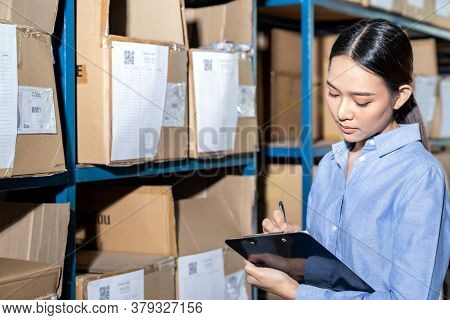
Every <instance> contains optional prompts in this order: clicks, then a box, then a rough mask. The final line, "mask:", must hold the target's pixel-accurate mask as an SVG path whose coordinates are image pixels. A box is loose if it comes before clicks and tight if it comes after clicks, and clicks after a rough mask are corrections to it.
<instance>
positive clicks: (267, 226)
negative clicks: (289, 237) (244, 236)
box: [262, 218, 277, 233]
mask: <svg viewBox="0 0 450 320" xmlns="http://www.w3.org/2000/svg"><path fill="white" fill-rule="evenodd" d="M262 227H263V231H264V232H265V233H272V232H276V229H277V226H276V224H275V223H274V222H273V220H272V219H269V218H265V219H264V220H263V222H262Z"/></svg>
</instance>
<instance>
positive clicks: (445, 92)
mask: <svg viewBox="0 0 450 320" xmlns="http://www.w3.org/2000/svg"><path fill="white" fill-rule="evenodd" d="M440 91H441V110H442V112H441V138H450V79H448V78H447V79H444V80H442V81H441V88H440Z"/></svg>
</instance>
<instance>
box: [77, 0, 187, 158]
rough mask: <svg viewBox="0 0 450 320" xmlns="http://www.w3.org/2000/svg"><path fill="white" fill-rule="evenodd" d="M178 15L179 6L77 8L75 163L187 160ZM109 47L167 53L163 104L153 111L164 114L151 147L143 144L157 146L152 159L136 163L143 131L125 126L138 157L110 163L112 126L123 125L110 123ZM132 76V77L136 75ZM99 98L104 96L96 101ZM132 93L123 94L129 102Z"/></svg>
mask: <svg viewBox="0 0 450 320" xmlns="http://www.w3.org/2000/svg"><path fill="white" fill-rule="evenodd" d="M182 10H183V8H182V6H181V3H180V0H167V1H159V0H152V1H143V0H134V1H121V2H118V1H113V2H111V4H110V1H109V0H94V1H79V2H78V4H77V19H78V23H77V50H78V54H77V65H78V78H77V98H78V105H77V128H78V162H79V163H91V164H107V165H131V164H134V163H138V162H143V161H148V160H157V161H160V160H171V159H182V158H186V157H187V154H188V145H187V143H188V140H187V139H188V124H187V107H186V103H187V98H186V90H187V88H186V86H187V69H186V68H187V51H186V49H185V35H184V30H185V26H184V20H183V18H182V17H183V15H182V13H183V11H182ZM149 21H151V23H149ZM112 41H121V42H129V43H141V44H142V43H143V44H149V45H152V44H153V45H162V46H166V47H168V50H169V58H168V75H167V82H168V84H167V92H166V103H164V102H163V103H161V104H160V105H157V106H155V107H156V108H157V109H158V112H160V111H162V109H164V110H163V111H164V112H165V114H164V116H163V122H162V128H161V132H160V136H159V139H156V138H155V137H154V136H150V139H151V142H149V143H150V144H157V150H156V154H155V156H149V157H148V158H147V159H145V158H142V157H140V156H141V155H142V154H147V153H146V152H145V150H144V149H145V148H146V145H143V146H142V148H141V145H140V144H142V143H144V142H145V139H146V137H147V136H145V135H143V134H145V132H144V131H145V130H147V125H146V124H143V125H144V126H145V127H142V128H140V129H139V128H135V127H133V126H132V125H131V122H130V124H129V126H130V127H126V130H130V134H131V135H132V136H131V140H130V141H132V142H131V143H132V144H133V145H134V146H135V147H136V148H139V154H138V156H137V157H135V156H131V155H130V156H129V159H120V160H117V161H116V159H112V146H111V145H112V143H113V142H112V140H113V138H112V135H113V134H112V132H113V130H114V127H113V123H114V121H115V120H117V121H125V123H126V122H127V121H128V119H113V118H112V111H111V110H112V109H111V106H112V103H113V102H112V100H113V98H112V95H114V94H117V95H118V94H119V93H118V92H117V93H114V92H112V87H113V83H112V82H113V81H112V80H111V72H112V68H113V66H112V64H111V61H110V59H111V54H112V49H111V42H112ZM104 45H106V47H104ZM130 52H131V51H130ZM136 72H138V70H136ZM137 76H138V74H136V77H137ZM135 79H136V80H137V79H138V78H135ZM116 80H120V79H116ZM125 82H126V81H125V80H124V83H125ZM149 85H150V84H149ZM144 87H146V86H145V84H143V89H142V90H144V89H145V88H144ZM127 88H129V87H127ZM131 91H133V90H131ZM99 92H103V93H104V94H103V95H99V94H98V93H99ZM135 93H136V92H134V91H133V93H130V92H127V93H125V94H130V97H129V98H130V99H131V98H132V97H134V96H133V94H135ZM137 94H139V92H138V93H137ZM139 97H141V95H139ZM125 99H126V98H125ZM151 107H153V104H152V106H151ZM149 108H150V107H149ZM174 113H177V114H176V115H175V114H174ZM164 120H165V121H164ZM148 127H150V125H148ZM138 146H139V147H138Z"/></svg>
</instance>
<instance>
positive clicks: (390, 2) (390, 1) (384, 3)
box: [370, 0, 394, 10]
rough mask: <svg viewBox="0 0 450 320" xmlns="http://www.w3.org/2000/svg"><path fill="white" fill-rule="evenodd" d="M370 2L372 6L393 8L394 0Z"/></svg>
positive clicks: (373, 0)
mask: <svg viewBox="0 0 450 320" xmlns="http://www.w3.org/2000/svg"><path fill="white" fill-rule="evenodd" d="M370 4H371V5H372V7H377V8H382V9H385V10H392V8H394V0H372V1H371V2H370Z"/></svg>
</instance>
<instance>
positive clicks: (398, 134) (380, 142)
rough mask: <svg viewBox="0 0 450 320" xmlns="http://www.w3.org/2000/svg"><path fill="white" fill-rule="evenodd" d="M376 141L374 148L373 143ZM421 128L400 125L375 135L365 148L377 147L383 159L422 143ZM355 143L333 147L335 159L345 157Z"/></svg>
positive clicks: (413, 125)
mask: <svg viewBox="0 0 450 320" xmlns="http://www.w3.org/2000/svg"><path fill="white" fill-rule="evenodd" d="M371 140H372V141H375V143H374V146H372V145H373V142H372V143H370V141H371ZM420 140H421V135H420V127H419V124H418V123H412V124H399V127H398V128H396V129H394V130H391V131H388V132H385V133H381V134H378V135H375V136H373V137H371V138H369V139H367V141H366V143H365V146H364V148H367V149H369V148H373V147H376V149H377V153H378V156H379V157H382V156H384V155H386V154H388V153H391V152H392V151H394V150H397V149H399V148H401V147H403V146H405V145H407V144H408V143H411V142H414V141H420ZM352 145H353V143H351V142H347V141H345V140H341V141H339V142H337V143H335V144H333V145H332V146H331V148H332V150H333V158H336V159H339V158H341V157H342V156H343V154H344V153H345V151H348V150H350V148H351V147H352Z"/></svg>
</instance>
